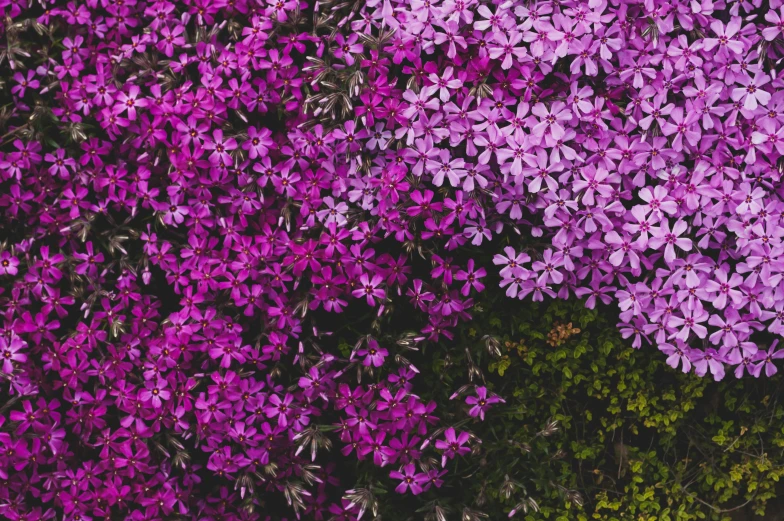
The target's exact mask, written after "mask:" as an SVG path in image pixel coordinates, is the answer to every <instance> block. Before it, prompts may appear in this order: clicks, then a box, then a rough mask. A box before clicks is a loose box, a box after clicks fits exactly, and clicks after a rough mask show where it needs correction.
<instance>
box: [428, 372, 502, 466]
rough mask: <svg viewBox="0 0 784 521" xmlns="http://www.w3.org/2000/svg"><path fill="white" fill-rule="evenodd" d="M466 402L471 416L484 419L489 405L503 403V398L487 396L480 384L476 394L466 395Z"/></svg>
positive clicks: (485, 390)
mask: <svg viewBox="0 0 784 521" xmlns="http://www.w3.org/2000/svg"><path fill="white" fill-rule="evenodd" d="M466 403H467V404H468V405H471V409H470V410H469V411H468V414H469V415H470V416H471V417H473V418H476V417H477V416H479V419H480V420H482V421H484V419H485V412H487V411H488V410H489V409H490V406H491V405H493V404H494V403H504V400H502V399H501V397H500V396H495V395H493V396H487V387H484V386H480V387H477V388H476V396H468V397H466ZM442 466H443V465H442Z"/></svg>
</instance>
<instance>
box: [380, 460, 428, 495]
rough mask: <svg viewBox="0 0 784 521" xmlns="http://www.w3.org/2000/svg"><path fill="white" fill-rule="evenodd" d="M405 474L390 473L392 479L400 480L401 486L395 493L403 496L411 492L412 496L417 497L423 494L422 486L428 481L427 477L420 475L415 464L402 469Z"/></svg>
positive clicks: (396, 488)
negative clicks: (408, 491)
mask: <svg viewBox="0 0 784 521" xmlns="http://www.w3.org/2000/svg"><path fill="white" fill-rule="evenodd" d="M402 471H403V472H399V471H397V470H393V471H392V472H390V473H389V477H390V478H392V479H399V480H401V481H400V484H399V485H398V486H397V487H395V492H397V493H398V494H403V493H405V492H406V491H407V490H410V491H411V493H412V494H414V495H417V494H421V493H422V484H423V483H425V481H427V475H426V474H422V473H418V472H417V471H416V467H414V464H413V463H409V464H408V465H405V466H404V467H403V468H402Z"/></svg>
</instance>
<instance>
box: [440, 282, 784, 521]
mask: <svg viewBox="0 0 784 521" xmlns="http://www.w3.org/2000/svg"><path fill="white" fill-rule="evenodd" d="M501 298H502V299H503V296H501ZM480 304H481V305H479V304H478V305H477V306H476V307H475V309H474V311H473V316H474V320H473V321H471V322H469V323H466V324H465V326H464V328H465V329H464V331H461V332H460V334H459V335H458V336H456V337H455V339H454V341H453V342H449V343H448V344H447V343H446V342H444V343H443V344H442V346H441V347H442V348H441V349H438V350H434V352H432V353H430V354H431V356H433V367H434V368H435V369H436V374H438V375H439V377H440V379H441V381H442V383H443V384H444V385H442V386H435V388H436V389H443V390H442V391H439V390H436V391H434V396H433V398H435V399H438V400H439V401H441V400H443V399H444V398H443V397H442V396H440V395H439V392H443V393H446V392H447V391H446V390H447V389H454V388H455V387H456V386H459V385H461V384H463V383H466V382H467V381H468V378H469V373H470V371H471V366H472V365H474V364H475V365H476V366H477V367H478V368H479V369H480V370H481V372H482V374H481V376H478V377H477V376H476V373H474V380H473V383H474V384H477V385H483V384H485V385H487V386H488V388H489V389H491V390H492V391H493V392H495V393H498V394H499V395H501V396H502V397H504V398H505V399H506V401H507V403H506V405H504V406H503V407H496V408H494V409H493V410H491V411H490V413H489V415H488V417H487V420H486V421H485V422H484V423H480V422H478V421H477V422H474V423H469V424H468V425H466V426H465V427H464V428H467V429H471V430H472V432H474V433H476V434H477V435H478V436H479V437H480V438H481V439H482V440H483V443H482V444H481V446H480V447H481V448H480V449H479V451H480V452H481V453H482V457H481V459H480V458H476V459H477V460H480V464H479V465H478V466H477V467H476V468H473V467H471V468H464V469H461V468H459V469H457V472H459V473H463V474H464V475H465V483H466V485H465V487H464V488H461V490H459V491H457V490H453V491H451V493H454V494H456V495H455V497H454V498H452V499H451V500H454V502H455V503H457V502H462V504H469V502H470V501H474V503H473V505H472V508H481V509H482V511H484V512H486V513H488V515H489V516H490V519H502V516H505V514H506V513H507V512H508V511H509V510H511V508H512V507H513V506H514V505H515V504H517V503H518V502H519V501H520V500H521V499H522V498H525V497H528V496H529V495H530V497H532V498H534V499H535V500H536V501H537V502H538V503H539V505H540V507H541V512H540V513H535V512H533V511H529V513H528V514H527V515H525V514H523V513H519V514H518V518H524V519H528V520H534V519H553V520H557V521H560V520H570V521H571V520H575V519H577V520H585V521H587V520H592V519H594V520H606V521H614V520H619V521H620V520H651V521H653V520H661V521H670V520H672V521H675V520H678V521H688V520H710V521H719V520H721V521H725V520H730V519H732V520H740V519H751V518H752V517H751V516H753V515H764V514H765V512H766V509H767V508H770V507H771V505H774V504H775V505H774V506H773V508H774V509H776V508H777V505H778V503H777V502H776V500H775V498H776V496H777V495H779V496H781V497H784V491H783V490H781V488H780V487H779V485H778V483H779V480H780V478H781V477H782V475H784V420H783V418H784V403H781V402H782V401H781V400H780V398H781V397H782V395H781V390H782V378H779V377H778V375H777V376H776V377H773V378H769V379H764V378H763V379H760V380H755V379H753V378H748V377H747V378H744V379H742V380H740V381H738V380H736V379H735V378H734V376H733V375H732V374H729V375H728V376H727V377H726V378H725V381H723V382H718V383H717V382H714V381H712V380H711V379H709V378H698V377H696V376H695V375H693V374H690V375H683V374H681V373H680V371H677V370H673V369H671V368H670V367H668V366H667V365H666V364H665V358H664V357H662V356H661V353H659V352H657V351H656V350H655V349H654V348H651V347H647V348H643V349H641V350H636V349H634V348H632V347H631V346H630V341H626V340H623V339H622V338H621V337H620V334H619V333H618V330H617V328H616V322H617V311H616V310H612V309H606V310H605V309H603V310H587V309H585V308H584V307H583V305H582V303H581V302H573V301H572V302H566V301H560V300H559V301H552V302H545V303H531V302H522V303H518V302H516V301H515V302H512V301H510V300H508V299H507V300H499V302H498V303H497V304H496V303H494V302H492V301H490V302H482V303H480ZM486 335H491V337H492V338H495V339H497V340H498V342H499V344H498V345H499V349H500V351H501V352H500V354H499V353H496V354H493V353H492V351H493V349H492V347H491V346H490V344H491V343H492V341H491V340H490V341H489V340H488V339H487V337H486ZM466 348H468V349H466ZM469 356H470V359H469V358H468V357H469ZM467 370H468V372H467ZM483 379H484V382H483ZM460 399H461V400H463V399H464V398H462V397H461V398H460ZM464 417H465V414H463V416H462V417H460V416H457V415H456V416H455V418H454V419H451V418H448V417H447V418H445V419H446V420H447V421H457V420H459V419H461V418H464ZM553 420H556V421H557V422H558V426H559V432H557V433H553V432H546V431H547V429H546V426H547V425H548V422H550V421H553ZM481 461H484V462H485V465H484V466H482V464H481ZM509 482H513V483H515V485H514V486H512V487H511V493H510V494H509V498H507V497H506V494H505V493H504V492H503V491H506V492H509V490H510V486H509ZM505 487H506V488H505ZM442 492H443V493H444V496H443V497H442V498H439V500H441V501H442V503H445V504H449V502H450V498H449V496H448V495H449V494H450V491H448V490H445V491H442Z"/></svg>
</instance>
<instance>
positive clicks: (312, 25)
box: [0, 0, 784, 520]
mask: <svg viewBox="0 0 784 521" xmlns="http://www.w3.org/2000/svg"><path fill="white" fill-rule="evenodd" d="M780 3H781V2H779V1H778V0H776V1H771V2H769V3H768V4H766V5H765V6H764V7H763V6H762V3H761V2H760V1H745V0H744V1H742V2H732V3H725V2H724V1H718V2H712V1H709V0H704V1H702V2H687V1H674V2H657V1H654V0H648V1H645V2H643V3H639V2H626V1H621V0H612V1H609V2H608V1H607V0H590V1H589V2H587V3H586V2H580V1H572V0H569V1H565V2H548V1H542V2H535V3H527V2H522V1H520V2H518V1H513V0H505V1H500V0H499V1H492V2H479V1H477V0H443V1H437V0H427V1H421V0H415V1H411V2H407V1H397V0H377V1H371V2H364V1H356V2H341V3H339V2H336V1H332V0H327V1H323V2H308V1H297V0H275V1H272V0H270V1H267V2H264V1H261V0H218V1H213V2H207V1H204V0H186V1H184V2H170V1H167V0H155V1H149V0H123V1H119V0H90V1H86V2H80V1H69V2H65V1H55V2H49V1H44V0H39V1H38V2H31V3H29V4H28V3H25V2H20V1H17V0H0V7H2V8H3V9H4V12H5V14H6V16H5V17H4V20H5V23H4V26H3V28H2V31H3V35H4V37H5V40H6V47H5V49H3V53H2V60H3V63H2V64H0V66H2V67H3V77H4V78H7V81H6V83H5V85H4V88H3V90H2V92H0V95H1V96H2V97H3V108H2V109H0V125H2V127H3V129H4V130H3V134H2V136H1V137H0V194H2V195H0V208H1V209H2V214H3V215H2V217H0V219H2V229H3V230H4V237H3V239H4V242H3V244H2V248H0V250H2V251H0V289H2V291H3V294H2V296H1V297H0V298H2V303H0V306H1V307H0V312H2V314H3V321H2V334H0V356H2V358H3V365H2V374H3V377H4V378H5V381H6V382H7V385H6V387H5V388H4V390H3V391H2V392H3V393H5V394H4V395H3V397H4V398H7V400H5V402H6V403H5V405H4V406H3V408H2V411H3V413H2V415H0V479H2V480H4V481H3V486H2V487H0V514H2V515H3V516H4V517H7V518H10V519H33V518H39V517H43V518H50V517H54V516H57V517H60V516H64V517H65V518H66V519H69V520H70V519H89V518H109V517H112V516H122V517H124V518H127V519H157V518H161V517H167V516H172V515H180V516H191V517H194V518H195V517H199V518H200V519H208V518H209V519H255V518H259V517H260V516H261V515H262V514H260V510H262V509H261V508H260V506H261V505H262V503H261V499H260V498H261V497H264V498H267V497H271V498H273V499H270V500H266V499H265V503H264V509H265V510H269V509H270V508H271V507H270V506H269V505H268V504H267V503H268V501H269V502H272V503H273V504H274V502H275V501H280V502H282V503H287V504H288V507H289V509H290V510H293V512H294V513H296V515H306V516H309V517H313V518H316V519H320V518H324V517H327V516H331V515H334V516H342V518H345V519H354V518H359V517H362V515H363V514H364V513H365V512H366V511H367V510H368V509H370V510H374V509H375V508H376V499H375V496H374V495H373V493H372V490H371V489H370V488H363V489H359V488H355V489H352V491H350V492H349V493H347V494H346V495H345V496H342V492H343V491H344V490H345V488H346V486H347V484H344V483H341V481H340V479H339V476H338V475H336V473H335V472H334V468H336V467H335V462H334V461H330V460H329V459H328V458H327V457H326V456H325V455H324V453H325V452H326V449H328V448H330V446H331V445H332V443H333V442H334V443H340V447H341V450H340V452H341V453H342V455H343V456H344V458H345V457H349V456H350V457H352V458H355V459H359V460H362V461H368V462H372V464H373V465H375V466H379V467H384V466H391V467H393V468H395V469H397V470H391V471H390V473H389V474H388V476H389V477H391V478H392V479H393V480H399V481H400V485H399V486H398V491H399V492H404V491H410V492H411V493H413V494H419V493H424V492H427V491H428V490H432V489H436V488H438V487H439V486H441V483H442V477H443V476H444V470H443V467H448V465H449V460H451V459H453V458H456V457H465V456H468V454H469V453H470V452H471V449H470V448H469V446H468V445H469V444H474V445H475V444H476V443H478V440H476V439H475V437H474V436H473V435H472V434H471V433H470V432H469V429H463V428H462V426H464V425H466V424H465V423H460V426H458V425H457V422H450V423H447V424H444V425H441V424H440V423H439V420H438V419H437V418H436V413H437V411H436V408H437V404H436V403H435V401H433V400H429V399H426V398H423V397H422V396H424V394H425V393H423V392H421V391H419V390H417V388H416V375H417V373H418V371H419V369H418V368H417V366H416V364H415V363H414V362H412V361H411V360H409V358H412V359H413V357H415V356H416V354H417V349H418V346H420V345H422V344H423V343H437V342H439V341H444V340H446V341H450V340H452V339H453V338H454V337H453V331H454V328H455V326H456V325H457V324H458V322H459V321H467V320H469V319H470V318H471V311H472V308H473V307H474V300H473V299H474V297H475V296H476V294H477V293H478V292H481V291H483V290H485V286H484V284H483V279H485V278H486V277H488V271H487V269H486V268H489V267H490V264H491V262H490V260H491V259H492V261H493V262H494V263H495V264H496V265H501V266H502V268H501V269H500V276H501V282H500V284H501V286H502V287H503V288H505V291H506V293H507V295H508V296H510V297H518V298H524V297H526V296H532V298H533V299H535V300H538V299H543V298H544V296H545V295H547V296H551V297H555V296H560V297H563V298H566V297H569V296H570V295H576V296H578V297H586V299H587V304H588V305H589V306H594V305H596V304H597V301H598V302H602V303H611V302H613V301H615V302H617V303H618V305H619V306H620V308H621V320H622V321H623V324H622V326H621V327H622V331H623V333H624V335H626V336H627V337H633V338H634V340H633V341H634V342H635V344H636V345H639V344H641V342H642V339H643V338H645V339H649V340H652V341H653V342H655V343H656V344H657V345H658V346H659V348H660V349H662V350H663V351H664V352H665V353H667V354H668V355H669V356H670V362H671V364H672V365H673V366H677V364H678V363H681V364H682V367H683V369H684V370H685V371H688V370H690V368H691V367H692V366H693V367H694V368H695V371H696V372H697V373H698V374H705V373H706V372H708V371H710V372H711V373H712V374H713V375H714V376H715V377H716V378H720V377H721V376H722V375H723V371H724V365H725V364H731V365H734V366H736V374H738V375H739V376H740V375H741V374H743V372H744V371H749V372H751V373H753V374H755V375H759V374H760V373H761V371H762V370H763V369H764V370H765V372H766V373H767V374H772V373H773V372H775V370H776V368H775V366H774V365H773V359H775V358H779V357H780V356H784V355H780V354H779V352H775V346H774V347H772V348H771V349H770V350H768V351H765V350H760V349H758V348H757V343H759V342H761V341H758V340H756V339H755V338H753V334H757V335H759V336H760V338H763V339H764V338H765V337H764V335H765V332H766V331H767V333H772V334H774V335H776V334H779V333H780V332H781V328H782V325H781V319H782V317H784V315H783V313H784V307H783V306H784V294H783V293H782V289H781V288H780V287H779V282H780V281H781V278H782V273H783V272H784V264H782V261H781V260H780V259H779V257H780V256H781V255H780V254H781V251H782V250H784V246H782V240H781V239H782V236H784V231H782V228H781V226H780V222H781V214H782V208H783V207H784V204H782V200H781V199H782V195H784V194H783V193H782V188H781V183H780V164H781V163H782V161H781V155H782V151H784V146H782V144H781V143H782V139H784V136H781V135H780V133H781V128H782V124H784V114H782V108H781V107H782V95H781V94H780V92H781V89H779V87H780V86H781V79H780V78H779V77H778V72H777V67H778V61H779V60H780V58H781V57H782V56H784V54H783V53H784V47H782V40H781V33H782V31H784V25H782V22H781V18H782V16H784V14H779V10H780V8H781V5H780ZM510 243H511V244H513V246H507V245H508V244H510ZM502 247H505V249H503V250H502ZM488 250H490V255H487V251H488ZM501 251H503V254H502V253H500V252H501ZM494 254H497V256H495V257H493V255H494ZM400 315H403V316H405V317H407V319H408V320H409V322H411V321H415V322H416V326H415V327H416V328H418V329H419V331H418V332H414V333H406V334H399V333H400V331H399V329H395V327H396V324H397V322H396V320H397V317H399V316H400ZM336 317H340V323H339V324H338V323H336ZM708 326H710V327H708ZM407 329H410V328H407ZM346 337H349V341H350V342H356V343H355V344H354V345H353V346H351V345H349V344H347V343H345V342H343V339H345V338H346ZM700 342H702V343H701V344H700ZM472 367H473V366H471V367H469V376H472V375H473V372H472V370H473V369H472ZM501 402H502V400H501V399H500V398H499V397H497V396H495V395H494V394H493V393H492V391H490V390H489V389H488V388H487V387H485V386H482V387H477V388H476V392H475V396H470V397H468V398H467V400H466V402H465V405H466V406H467V407H465V410H464V415H465V416H466V418H465V419H464V420H461V422H466V421H480V420H482V419H484V418H485V415H486V413H487V411H488V409H489V407H490V406H491V405H492V404H498V403H501ZM444 405H446V404H444ZM438 407H441V405H438ZM452 418H454V415H450V419H452ZM319 458H322V459H323V461H322V460H321V459H319ZM439 460H440V461H439ZM339 461H341V462H342V461H346V460H345V459H344V460H339ZM439 463H440V467H439ZM337 467H338V468H340V467H341V463H338V464H337ZM336 491H337V492H336ZM335 493H337V494H338V495H337V496H335V495H334V494H335ZM341 496H342V497H341ZM284 508H285V505H284Z"/></svg>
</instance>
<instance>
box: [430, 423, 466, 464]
mask: <svg viewBox="0 0 784 521" xmlns="http://www.w3.org/2000/svg"><path fill="white" fill-rule="evenodd" d="M468 440H469V435H468V433H467V432H461V433H460V434H459V435H458V434H456V433H455V429H454V428H452V427H449V428H448V429H447V430H446V431H445V432H444V439H443V440H436V448H437V449H438V450H442V451H444V452H443V454H442V455H441V466H442V467H445V466H446V462H447V460H450V459H453V458H455V457H457V456H463V455H465V454H468V453H469V452H471V449H470V448H469V447H466V446H465V444H466V443H467V442H468Z"/></svg>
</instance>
